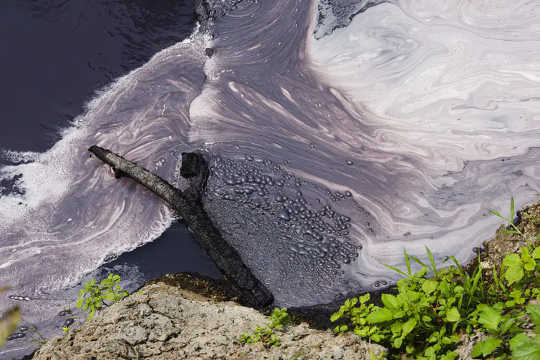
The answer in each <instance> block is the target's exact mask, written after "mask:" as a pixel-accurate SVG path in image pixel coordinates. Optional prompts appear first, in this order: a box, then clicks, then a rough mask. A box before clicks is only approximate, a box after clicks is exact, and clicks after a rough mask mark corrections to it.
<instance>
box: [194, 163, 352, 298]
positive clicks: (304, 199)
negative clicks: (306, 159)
mask: <svg viewBox="0 0 540 360" xmlns="http://www.w3.org/2000/svg"><path fill="white" fill-rule="evenodd" d="M347 196H350V195H347V194H346V193H340V192H332V191H329V190H328V189H325V188H323V187H321V186H320V185H317V184H314V183H311V182H309V181H306V180H304V179H301V178H299V177H297V176H294V175H292V174H290V173H288V172H287V171H285V170H284V169H282V167H281V166H280V165H279V164H276V163H274V162H273V161H270V160H265V159H259V158H254V157H253V156H249V155H248V156H243V157H239V158H235V159H231V158H224V157H221V156H216V157H215V158H214V159H212V161H211V162H210V177H209V180H208V184H207V192H206V195H205V198H204V201H205V207H206V208H207V211H209V212H210V214H211V216H212V218H213V219H215V221H216V222H217V224H218V226H219V228H220V230H221V231H222V233H223V234H224V236H225V238H226V240H227V241H229V242H230V243H231V244H232V245H233V246H234V247H235V248H237V249H239V251H240V253H241V255H242V256H243V257H244V260H245V261H246V262H247V263H248V265H249V266H250V268H251V269H253V270H254V272H255V273H256V275H257V276H258V277H259V278H260V279H261V280H262V281H263V282H265V283H266V284H267V285H269V287H270V289H271V290H273V289H274V288H275V287H283V285H282V282H283V281H298V279H292V278H293V277H297V278H301V279H302V282H303V283H304V286H302V288H300V289H299V288H298V287H291V289H294V291H296V292H297V295H295V296H302V295H301V294H300V293H301V292H303V291H306V292H308V290H309V289H310V284H312V285H313V286H329V284H332V283H334V282H340V281H341V280H340V279H342V277H343V272H342V270H341V267H342V265H343V264H349V263H351V262H353V261H354V260H355V259H356V258H357V257H358V252H359V250H360V249H361V245H360V244H357V243H354V242H353V241H351V239H350V237H349V232H350V227H351V218H350V217H349V216H347V215H345V214H341V213H339V212H338V211H337V210H336V209H335V208H334V207H333V206H332V202H333V201H339V200H341V199H344V198H346V197H347ZM323 199H324V200H323ZM266 262H268V263H266ZM263 263H264V264H263ZM274 294H275V292H274ZM275 295H276V294H275ZM281 295H283V294H282V293H281V292H278V294H277V296H278V298H279V297H280V296H281ZM306 296H307V295H306ZM316 296H317V297H318V296H320V293H318V294H317V295H316ZM286 297H287V296H286ZM287 298H288V297H287ZM289 303H290V301H289Z"/></svg>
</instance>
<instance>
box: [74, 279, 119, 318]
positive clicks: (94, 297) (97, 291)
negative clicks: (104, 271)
mask: <svg viewBox="0 0 540 360" xmlns="http://www.w3.org/2000/svg"><path fill="white" fill-rule="evenodd" d="M119 283H120V275H116V274H109V276H107V277H106V278H105V279H103V280H102V281H101V283H99V284H97V282H96V279H92V280H91V281H90V282H87V283H85V284H84V285H83V286H84V288H83V289H81V291H80V292H79V299H78V300H77V307H78V308H79V309H82V310H84V311H87V312H88V318H89V319H91V318H93V317H94V315H95V314H96V311H98V310H100V309H101V308H102V307H103V306H106V305H108V304H107V302H109V303H115V302H117V301H120V300H122V299H123V298H124V297H126V296H127V295H128V292H127V291H126V290H123V289H122V287H121V286H120V284H119Z"/></svg>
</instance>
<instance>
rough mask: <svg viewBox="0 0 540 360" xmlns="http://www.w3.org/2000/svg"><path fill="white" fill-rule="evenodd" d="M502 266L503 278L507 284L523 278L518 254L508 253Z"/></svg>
mask: <svg viewBox="0 0 540 360" xmlns="http://www.w3.org/2000/svg"><path fill="white" fill-rule="evenodd" d="M502 267H503V268H505V269H506V271H505V273H504V278H505V279H506V281H508V284H509V285H512V284H513V283H516V282H518V281H520V280H521V279H522V278H523V275H524V273H523V264H522V262H521V258H520V257H519V255H518V254H508V255H506V256H505V257H504V259H503V262H502Z"/></svg>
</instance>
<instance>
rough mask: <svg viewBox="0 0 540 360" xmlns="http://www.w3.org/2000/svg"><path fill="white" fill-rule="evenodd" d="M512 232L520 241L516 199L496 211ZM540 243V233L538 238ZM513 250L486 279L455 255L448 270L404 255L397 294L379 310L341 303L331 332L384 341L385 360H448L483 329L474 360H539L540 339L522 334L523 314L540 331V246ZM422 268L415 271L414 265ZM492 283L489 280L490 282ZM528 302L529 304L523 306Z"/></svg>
mask: <svg viewBox="0 0 540 360" xmlns="http://www.w3.org/2000/svg"><path fill="white" fill-rule="evenodd" d="M492 213H493V214H495V215H497V216H499V217H501V218H503V219H504V220H505V221H506V222H508V223H509V224H510V226H511V228H512V229H510V230H506V232H507V233H511V234H515V235H519V236H521V237H524V234H523V233H522V232H521V231H520V230H519V228H518V227H517V226H516V225H514V224H513V221H512V220H513V217H514V215H515V212H514V200H513V199H512V200H511V203H510V217H509V218H505V217H503V216H501V215H500V214H499V213H498V212H496V211H494V210H493V211H492ZM524 215H525V216H527V217H528V218H529V220H531V221H533V222H534V223H535V224H540V219H535V218H534V217H532V216H531V215H529V214H527V213H524ZM536 238H537V239H540V236H539V235H537V236H536ZM526 243H527V245H525V246H522V247H521V248H520V249H519V252H518V253H515V254H507V255H506V256H505V257H504V259H503V261H502V265H501V268H500V271H499V272H498V271H497V268H496V267H494V268H493V269H492V274H491V275H490V276H491V278H490V279H486V278H485V276H484V275H483V273H482V268H481V267H480V263H481V261H480V259H478V261H477V263H478V266H477V267H476V268H475V269H474V270H473V271H472V272H471V273H469V272H466V271H464V270H463V269H462V268H461V266H460V265H459V263H458V261H457V260H456V258H455V257H450V258H449V259H451V260H452V262H453V265H452V266H450V267H447V268H444V269H437V267H436V266H435V261H434V257H433V255H432V253H431V251H430V250H429V249H427V248H426V252H427V258H428V260H429V261H427V262H423V261H421V260H420V259H418V258H416V257H414V256H412V255H409V254H407V252H404V260H405V266H406V269H405V270H401V269H398V268H396V267H393V266H387V267H388V268H390V269H392V270H394V271H396V272H398V273H399V274H401V275H402V276H403V279H401V280H399V281H398V282H397V286H396V289H395V290H396V291H395V292H394V293H392V294H390V293H386V294H382V296H381V302H382V305H383V306H376V305H374V304H373V303H370V302H369V300H370V295H369V294H364V295H361V296H360V297H358V298H352V299H348V300H347V301H345V303H344V304H343V306H341V307H340V309H339V311H337V312H336V313H334V314H333V315H332V317H331V318H330V320H331V321H332V322H339V323H338V325H337V326H335V328H334V331H335V332H336V333H343V332H346V331H349V330H352V331H354V332H355V333H356V334H357V335H359V336H360V337H363V338H367V339H369V340H371V341H374V342H376V343H379V344H382V345H383V346H386V347H387V348H388V349H389V354H388V355H389V356H390V357H391V358H394V359H398V358H401V357H402V355H403V354H404V353H406V354H407V358H414V359H421V360H428V359H429V360H435V359H441V360H451V359H455V358H456V357H457V353H456V352H455V348H456V346H457V345H458V343H460V341H461V338H462V337H463V336H467V335H466V334H472V333H473V332H476V331H482V332H484V333H485V334H486V335H487V336H486V337H485V338H484V339H483V340H481V341H479V342H477V343H476V344H475V346H474V347H473V351H472V355H473V357H490V358H491V359H495V360H501V359H507V358H510V357H511V358H512V359H518V360H532V359H534V360H539V359H540V336H538V337H535V338H531V337H529V336H527V335H526V334H525V333H524V329H525V328H526V326H525V325H526V324H527V321H528V320H527V319H526V316H525V315H528V317H529V318H530V321H532V322H533V323H534V324H535V333H536V334H539V333H540V330H539V329H540V326H539V324H540V307H538V306H537V305H532V304H531V303H530V301H531V300H532V299H536V300H540V280H539V279H540V277H539V275H540V246H539V247H534V244H533V243H532V242H528V241H527V242H526ZM413 262H414V263H416V264H418V265H420V270H419V271H417V272H416V273H413V272H412V266H411V265H412V263H413ZM491 280H492V281H491ZM527 304H528V305H527Z"/></svg>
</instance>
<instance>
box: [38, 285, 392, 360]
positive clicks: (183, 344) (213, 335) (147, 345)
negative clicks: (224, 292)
mask: <svg viewBox="0 0 540 360" xmlns="http://www.w3.org/2000/svg"><path fill="white" fill-rule="evenodd" d="M268 323H269V320H268V318H267V317H266V316H264V315H262V314H261V313H259V312H257V311H256V310H253V309H251V308H248V307H244V306H240V305H238V304H237V303H235V302H232V301H222V299H221V298H220V296H215V295H212V296H204V295H200V294H197V293H195V292H192V291H190V290H186V289H182V288H179V287H177V286H174V285H172V284H170V283H167V282H166V281H165V282H163V281H158V282H156V283H152V284H148V285H146V286H144V287H143V288H142V289H140V290H139V291H138V292H136V293H134V294H132V295H130V296H129V297H127V298H126V299H124V300H123V301H121V302H119V303H116V304H114V305H112V306H110V307H108V308H106V309H105V310H103V311H101V312H100V313H99V314H98V315H97V316H96V317H95V318H94V319H92V320H89V321H87V322H86V323H85V324H84V325H82V326H80V327H79V328H75V329H72V330H70V331H69V333H68V334H66V335H64V336H60V337H57V338H54V339H52V340H51V341H49V342H48V343H47V344H46V345H44V346H43V347H42V348H41V349H40V350H38V351H37V352H36V354H35V355H34V359H36V360H53V359H54V360H60V359H73V360H75V359H77V360H79V359H80V360H82V359H85V360H91V359H95V360H106V359H156V360H157V359H174V360H177V359H242V360H248V359H287V360H288V359H351V360H352V359H360V360H361V359H366V360H367V359H371V355H370V349H371V351H372V352H373V353H374V354H379V353H381V352H382V351H383V348H382V347H381V346H378V345H370V344H368V343H366V342H364V341H362V340H361V339H360V338H359V337H357V336H356V335H347V336H338V337H336V336H334V335H333V334H332V332H331V331H330V330H326V331H322V330H314V329H311V328H309V327H308V326H307V324H305V323H302V324H300V325H297V326H291V327H288V328H284V329H283V331H279V330H278V331H277V333H278V335H279V336H280V338H281V346H279V347H271V348H269V347H265V346H264V345H263V344H261V343H256V344H240V343H239V342H238V341H237V339H238V338H240V336H241V335H242V333H244V332H251V331H252V330H253V328H254V327H255V326H256V325H260V326H263V325H266V324H268Z"/></svg>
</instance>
